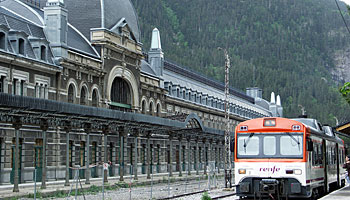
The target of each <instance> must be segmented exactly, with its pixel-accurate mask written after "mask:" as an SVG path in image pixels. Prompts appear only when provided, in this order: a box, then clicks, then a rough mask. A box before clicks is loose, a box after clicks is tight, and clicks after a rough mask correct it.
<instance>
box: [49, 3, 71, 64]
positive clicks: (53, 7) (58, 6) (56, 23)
mask: <svg viewBox="0 0 350 200" xmlns="http://www.w3.org/2000/svg"><path fill="white" fill-rule="evenodd" d="M44 20H45V27H44V31H45V33H46V36H47V38H48V40H49V42H50V47H51V49H52V51H53V54H54V56H55V57H67V56H68V53H67V49H68V47H67V30H68V11H67V9H65V8H64V0H47V2H46V6H45V7H44Z"/></svg>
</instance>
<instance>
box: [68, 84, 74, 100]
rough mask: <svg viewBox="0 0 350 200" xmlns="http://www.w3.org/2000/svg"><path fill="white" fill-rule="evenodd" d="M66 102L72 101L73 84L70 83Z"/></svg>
mask: <svg viewBox="0 0 350 200" xmlns="http://www.w3.org/2000/svg"><path fill="white" fill-rule="evenodd" d="M68 103H74V86H73V84H70V85H69V88H68Z"/></svg>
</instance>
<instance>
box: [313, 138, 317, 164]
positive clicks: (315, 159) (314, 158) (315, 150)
mask: <svg viewBox="0 0 350 200" xmlns="http://www.w3.org/2000/svg"><path fill="white" fill-rule="evenodd" d="M317 146H318V145H317V144H316V143H314V151H313V152H312V165H313V166H315V165H316V164H317V156H318V147H317Z"/></svg>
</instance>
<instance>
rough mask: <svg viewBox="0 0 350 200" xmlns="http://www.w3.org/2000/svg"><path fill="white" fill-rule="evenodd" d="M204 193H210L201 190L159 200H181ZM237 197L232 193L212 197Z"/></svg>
mask: <svg viewBox="0 0 350 200" xmlns="http://www.w3.org/2000/svg"><path fill="white" fill-rule="evenodd" d="M204 192H208V190H201V191H196V192H190V193H185V194H180V195H175V196H171V197H166V198H160V199H158V200H168V199H176V198H180V197H186V196H192V195H196V194H200V193H204ZM234 195H236V193H235V192H234V193H230V194H224V195H220V196H214V197H212V199H213V200H214V199H222V198H226V197H231V196H234Z"/></svg>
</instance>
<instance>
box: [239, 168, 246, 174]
mask: <svg viewBox="0 0 350 200" xmlns="http://www.w3.org/2000/svg"><path fill="white" fill-rule="evenodd" d="M245 173H246V170H245V169H239V170H238V174H245Z"/></svg>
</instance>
